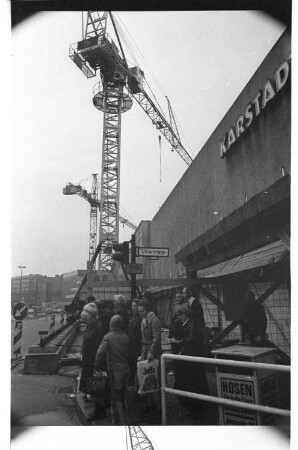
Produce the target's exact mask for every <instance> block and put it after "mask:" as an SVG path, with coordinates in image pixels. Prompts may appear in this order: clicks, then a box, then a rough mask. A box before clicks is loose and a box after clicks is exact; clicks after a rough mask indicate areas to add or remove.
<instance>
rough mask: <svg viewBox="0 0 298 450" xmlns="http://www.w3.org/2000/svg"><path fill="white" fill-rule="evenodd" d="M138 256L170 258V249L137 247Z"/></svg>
mask: <svg viewBox="0 0 298 450" xmlns="http://www.w3.org/2000/svg"><path fill="white" fill-rule="evenodd" d="M136 250H137V256H149V257H151V258H152V257H153V258H168V257H169V249H168V248H162V247H136Z"/></svg>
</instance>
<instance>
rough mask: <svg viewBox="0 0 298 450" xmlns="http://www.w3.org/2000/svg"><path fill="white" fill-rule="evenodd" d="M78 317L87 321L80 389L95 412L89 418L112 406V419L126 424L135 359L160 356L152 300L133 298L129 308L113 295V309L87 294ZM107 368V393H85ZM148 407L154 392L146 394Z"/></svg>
mask: <svg viewBox="0 0 298 450" xmlns="http://www.w3.org/2000/svg"><path fill="white" fill-rule="evenodd" d="M87 301H88V303H87V304H86V305H85V306H84V308H83V311H82V314H81V319H82V321H83V322H84V323H85V325H86V330H85V332H84V336H83V348H82V370H81V380H80V386H79V389H80V391H81V392H83V393H84V394H85V395H84V399H85V401H93V402H94V403H95V405H96V407H95V412H94V414H93V416H91V417H90V419H95V418H100V417H104V416H105V410H106V409H107V408H108V407H110V406H111V415H112V423H113V424H114V425H124V424H125V395H126V389H127V386H128V385H129V384H130V385H134V384H135V381H136V370H137V361H138V360H148V361H150V360H151V359H159V358H160V356H161V324H160V321H159V320H158V318H157V317H156V315H155V313H154V312H153V307H152V304H151V302H150V301H149V300H148V299H146V298H143V299H141V300H138V299H135V300H133V301H132V303H131V311H129V310H128V307H127V304H126V301H125V299H124V297H123V296H122V295H115V297H114V310H113V311H108V310H106V309H105V308H104V302H96V301H95V299H94V297H88V299H87ZM103 372H107V378H108V389H109V391H110V397H109V398H107V397H104V398H103V396H102V394H101V395H100V396H98V397H97V396H96V394H95V395H94V394H92V396H91V398H90V395H88V383H89V381H90V379H91V378H94V377H100V376H102V374H103ZM146 397H147V407H152V405H153V403H154V396H153V395H150V394H148V396H146Z"/></svg>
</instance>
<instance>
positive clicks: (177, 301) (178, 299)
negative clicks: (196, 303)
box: [175, 291, 184, 306]
mask: <svg viewBox="0 0 298 450" xmlns="http://www.w3.org/2000/svg"><path fill="white" fill-rule="evenodd" d="M182 303H184V298H183V297H182V292H181V291H177V292H176V295H175V306H178V305H182Z"/></svg>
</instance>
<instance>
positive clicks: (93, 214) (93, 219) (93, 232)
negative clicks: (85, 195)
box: [89, 173, 98, 261]
mask: <svg viewBox="0 0 298 450" xmlns="http://www.w3.org/2000/svg"><path fill="white" fill-rule="evenodd" d="M92 177H93V179H92V188H91V198H92V199H93V200H96V201H98V180H97V177H98V174H97V173H93V174H92ZM97 211H98V208H97V205H96V203H91V208H90V234H89V261H91V259H92V258H93V255H94V253H95V250H96V247H97Z"/></svg>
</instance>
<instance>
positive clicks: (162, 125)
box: [69, 11, 192, 273]
mask: <svg viewBox="0 0 298 450" xmlns="http://www.w3.org/2000/svg"><path fill="white" fill-rule="evenodd" d="M86 14H87V17H86V21H85V22H86V24H85V27H84V29H83V39H82V40H81V41H79V42H77V43H75V44H72V45H71V46H70V49H69V56H70V58H71V59H72V61H73V62H74V63H75V64H76V65H77V67H79V69H80V70H81V71H82V72H83V73H84V75H85V76H86V77H87V78H91V77H95V76H96V74H97V71H99V73H100V81H99V82H98V83H97V84H96V85H95V86H94V89H93V94H94V96H93V104H94V106H95V107H96V108H97V109H98V110H99V111H102V112H103V113H104V118H103V145H102V168H101V199H100V203H101V209H100V225H99V242H100V244H101V251H100V265H99V266H100V271H101V272H102V273H104V272H106V271H109V270H110V269H111V254H109V253H105V251H104V250H105V247H109V246H111V244H112V243H114V242H118V239H119V219H120V218H119V194H120V183H119V181H120V143H121V114H122V113H124V112H126V111H128V110H129V109H130V108H131V107H132V103H133V98H134V99H135V100H136V101H137V103H139V105H140V106H141V108H142V109H143V110H144V111H145V113H146V114H147V115H148V116H149V118H150V119H151V121H152V123H153V124H154V125H155V126H156V128H157V129H158V130H159V132H160V133H161V134H163V136H164V137H165V138H166V139H167V140H168V142H169V143H170V144H171V147H172V149H174V150H175V151H176V152H177V153H178V154H179V156H180V157H181V158H182V159H183V160H184V162H185V163H186V164H187V165H188V166H189V165H190V164H191V162H192V158H191V156H190V155H189V154H188V152H187V151H186V149H185V148H184V147H183V145H182V143H181V140H180V137H179V135H177V132H176V131H175V130H174V128H173V126H172V125H171V123H169V122H168V120H167V119H166V118H165V116H164V114H163V113H162V112H161V111H160V109H159V108H158V107H157V106H156V104H155V103H154V101H153V100H152V99H151V98H150V96H149V95H148V93H147V92H146V90H145V88H144V85H145V76H144V72H143V71H142V70H141V69H140V68H139V67H138V66H135V67H129V66H128V63H127V60H126V57H125V54H124V50H123V47H122V44H121V41H120V39H119V34H118V31H117V28H116V25H115V21H114V18H113V15H112V13H111V12H107V11H104V12H99V11H87V13H86ZM108 15H109V17H110V19H111V21H112V25H113V28H114V31H115V34H116V37H117V41H118V44H119V48H120V50H119V48H118V47H117V45H116V43H115V42H114V41H113V40H112V38H111V37H110V36H109V34H108V33H107V19H108Z"/></svg>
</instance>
